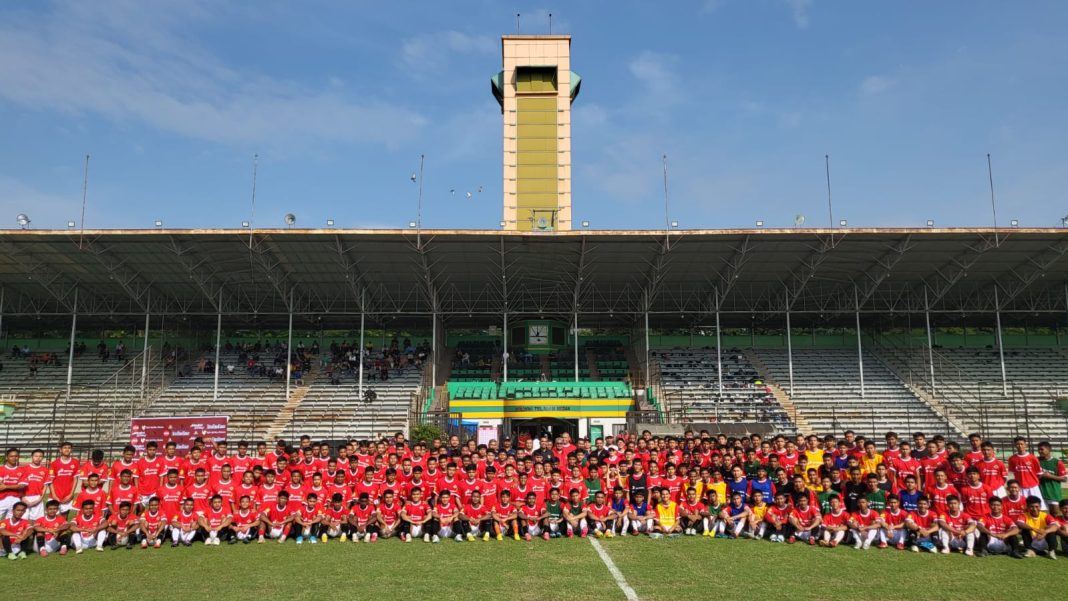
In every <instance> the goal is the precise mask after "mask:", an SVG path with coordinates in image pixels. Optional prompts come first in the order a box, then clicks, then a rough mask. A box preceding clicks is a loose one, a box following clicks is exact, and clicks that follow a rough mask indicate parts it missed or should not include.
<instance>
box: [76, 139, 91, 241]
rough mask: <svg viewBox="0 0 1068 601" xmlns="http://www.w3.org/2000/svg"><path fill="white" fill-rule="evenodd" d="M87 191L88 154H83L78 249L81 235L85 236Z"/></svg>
mask: <svg viewBox="0 0 1068 601" xmlns="http://www.w3.org/2000/svg"><path fill="white" fill-rule="evenodd" d="M88 192H89V154H88V153H86V155H85V169H84V171H83V172H82V219H81V221H79V222H78V249H79V250H81V248H82V237H83V236H85V199H86V194H87V193H88Z"/></svg>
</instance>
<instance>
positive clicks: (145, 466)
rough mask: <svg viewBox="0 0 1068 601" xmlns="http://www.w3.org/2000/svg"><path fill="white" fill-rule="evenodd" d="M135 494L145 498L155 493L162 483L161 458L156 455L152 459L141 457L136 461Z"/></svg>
mask: <svg viewBox="0 0 1068 601" xmlns="http://www.w3.org/2000/svg"><path fill="white" fill-rule="evenodd" d="M137 476H138V477H137V493H138V494H139V495H141V496H142V497H147V496H149V495H151V494H152V493H154V492H156V489H157V488H159V486H160V484H161V483H162V482H163V457H160V456H159V455H156V456H155V457H153V458H152V459H149V458H148V457H147V456H144V455H142V456H141V458H140V459H138V460H137Z"/></svg>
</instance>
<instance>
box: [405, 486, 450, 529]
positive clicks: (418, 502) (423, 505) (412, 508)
mask: <svg viewBox="0 0 1068 601" xmlns="http://www.w3.org/2000/svg"><path fill="white" fill-rule="evenodd" d="M409 494H410V495H411V498H410V500H409V501H408V502H407V503H406V504H405V505H404V507H403V508H401V511H400V518H401V526H400V529H401V532H400V538H401V540H403V541H404V542H406V543H410V542H412V538H413V537H414V538H419V537H420V536H422V537H423V542H424V543H429V542H435V543H436V542H440V541H441V539H440V538H439V537H438V531H437V528H436V524H435V523H434V513H433V511H432V510H431V508H430V505H428V504H427V502H426V501H424V500H423V489H422V488H420V487H418V486H416V487H414V488H412V489H411V491H410V492H409Z"/></svg>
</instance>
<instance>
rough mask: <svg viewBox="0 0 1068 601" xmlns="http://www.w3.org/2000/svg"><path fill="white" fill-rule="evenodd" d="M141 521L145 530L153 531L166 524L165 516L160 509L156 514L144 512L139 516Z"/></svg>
mask: <svg viewBox="0 0 1068 601" xmlns="http://www.w3.org/2000/svg"><path fill="white" fill-rule="evenodd" d="M141 520H142V521H143V522H144V523H145V527H146V528H148V529H149V530H150V531H153V530H156V529H158V528H159V527H160V526H162V525H164V524H166V523H167V514H165V513H163V510H162V509H161V510H159V511H157V512H156V513H152V512H151V511H146V512H144V513H142V514H141Z"/></svg>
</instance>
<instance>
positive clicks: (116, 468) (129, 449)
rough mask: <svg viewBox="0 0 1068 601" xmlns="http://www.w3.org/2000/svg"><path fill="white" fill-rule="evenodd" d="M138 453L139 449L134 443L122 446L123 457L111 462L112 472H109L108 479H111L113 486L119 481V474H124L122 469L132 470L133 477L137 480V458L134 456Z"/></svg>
mask: <svg viewBox="0 0 1068 601" xmlns="http://www.w3.org/2000/svg"><path fill="white" fill-rule="evenodd" d="M136 454H137V449H135V448H134V447H133V445H126V446H125V447H123V448H122V457H120V458H119V459H116V460H115V461H113V462H111V472H109V474H108V479H109V480H110V481H111V483H112V486H114V485H115V484H114V483H115V482H118V481H119V475H120V474H122V470H130V475H131V477H132V478H133V479H134V480H137V459H135V458H134V456H135V455H136Z"/></svg>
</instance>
